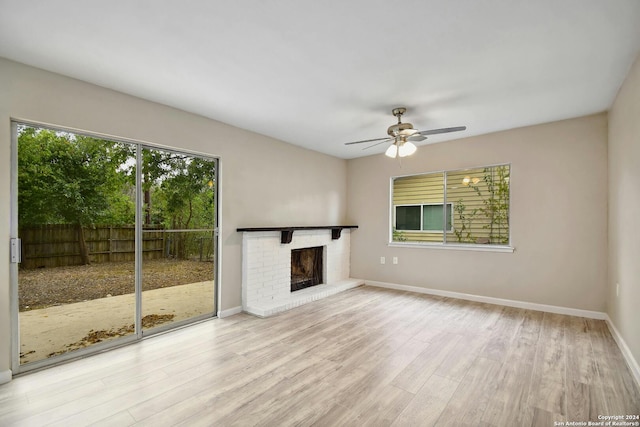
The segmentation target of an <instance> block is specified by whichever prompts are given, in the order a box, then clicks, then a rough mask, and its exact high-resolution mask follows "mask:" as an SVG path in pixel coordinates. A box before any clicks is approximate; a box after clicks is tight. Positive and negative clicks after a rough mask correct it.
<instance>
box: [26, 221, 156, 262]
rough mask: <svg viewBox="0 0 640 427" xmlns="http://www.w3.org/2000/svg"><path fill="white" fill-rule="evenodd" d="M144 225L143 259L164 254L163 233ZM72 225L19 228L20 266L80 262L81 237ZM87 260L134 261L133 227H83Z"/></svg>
mask: <svg viewBox="0 0 640 427" xmlns="http://www.w3.org/2000/svg"><path fill="white" fill-rule="evenodd" d="M149 228H150V227H148V226H145V232H144V233H143V239H142V254H143V255H142V256H143V259H158V258H164V257H165V256H166V255H167V251H166V250H165V248H166V247H167V246H166V240H165V239H166V237H165V236H166V233H165V232H164V230H163V229H162V228H161V227H155V228H156V229H157V231H155V230H153V229H151V230H150V229H149ZM78 231H79V230H78V228H77V226H75V225H66V224H62V225H58V224H55V225H42V226H38V227H28V228H26V227H25V228H21V229H20V233H19V234H20V238H21V239H22V263H21V267H22V268H28V269H30V268H49V267H63V266H68V265H80V264H82V258H81V255H80V239H79V236H78V234H79V233H78ZM83 231H84V239H85V243H86V246H87V251H88V255H89V260H90V261H91V262H92V263H103V262H117V261H134V260H135V227H133V226H114V227H112V226H96V227H86V228H84V229H83Z"/></svg>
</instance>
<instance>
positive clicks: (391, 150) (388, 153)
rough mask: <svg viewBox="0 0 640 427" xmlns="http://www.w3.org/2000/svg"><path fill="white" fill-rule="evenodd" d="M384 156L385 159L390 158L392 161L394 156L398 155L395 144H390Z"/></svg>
mask: <svg viewBox="0 0 640 427" xmlns="http://www.w3.org/2000/svg"><path fill="white" fill-rule="evenodd" d="M384 155H385V156H387V157H391V158H392V159H395V158H396V156H397V155H398V146H397V145H396V144H395V142H394V143H393V144H391V145H390V146H389V148H387V151H385V152H384Z"/></svg>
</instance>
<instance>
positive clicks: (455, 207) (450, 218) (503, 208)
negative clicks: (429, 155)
mask: <svg viewBox="0 0 640 427" xmlns="http://www.w3.org/2000/svg"><path fill="white" fill-rule="evenodd" d="M510 173H511V167H510V165H497V166H487V167H479V168H473V169H464V170H456V171H444V172H437V173H427V174H420V175H411V176H403V177H395V178H393V179H392V184H391V186H392V188H391V191H392V210H391V213H392V218H391V236H392V237H391V241H392V243H409V244H411V243H414V244H421V243H425V244H430V243H440V244H455V245H494V246H508V245H509V244H510V238H509V236H510V233H509V198H510V189H511V188H510ZM445 218H446V225H445ZM443 229H444V230H445V232H443Z"/></svg>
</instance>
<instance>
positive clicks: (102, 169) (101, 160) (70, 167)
mask: <svg viewBox="0 0 640 427" xmlns="http://www.w3.org/2000/svg"><path fill="white" fill-rule="evenodd" d="M131 150H132V148H131V146H129V145H128V144H122V143H117V142H113V141H106V140H102V139H97V138H92V137H88V136H83V135H76V134H72V133H68V132H56V131H52V130H48V129H36V128H33V127H29V126H23V127H20V129H19V130H18V221H19V223H20V224H21V225H22V226H25V225H26V226H28V225H40V224H74V225H76V227H77V230H78V241H79V245H80V257H81V259H82V263H83V264H89V256H88V251H87V247H86V243H85V240H84V232H83V226H90V225H94V224H96V223H109V224H125V223H129V224H131V223H133V219H134V215H135V207H134V202H133V200H132V199H131V195H130V194H127V192H126V191H124V189H126V188H130V182H129V181H130V178H129V177H128V172H127V168H126V167H125V165H126V162H127V159H130V158H131V152H132V151H131Z"/></svg>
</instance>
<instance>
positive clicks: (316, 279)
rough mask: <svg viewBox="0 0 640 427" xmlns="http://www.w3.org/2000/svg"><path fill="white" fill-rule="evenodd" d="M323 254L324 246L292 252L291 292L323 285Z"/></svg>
mask: <svg viewBox="0 0 640 427" xmlns="http://www.w3.org/2000/svg"><path fill="white" fill-rule="evenodd" d="M323 254H324V248H323V247H322V246H316V247H313V248H302V249H293V250H291V292H295V291H299V290H300V289H305V288H309V287H311V286H316V285H320V284H322V282H323V277H322V269H323V268H322V267H323Z"/></svg>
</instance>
